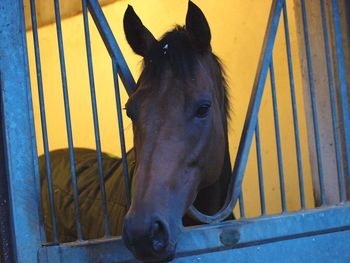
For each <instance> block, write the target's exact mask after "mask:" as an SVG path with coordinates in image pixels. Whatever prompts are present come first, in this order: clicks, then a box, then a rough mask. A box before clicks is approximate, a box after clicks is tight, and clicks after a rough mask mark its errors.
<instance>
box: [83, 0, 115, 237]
mask: <svg viewBox="0 0 350 263" xmlns="http://www.w3.org/2000/svg"><path fill="white" fill-rule="evenodd" d="M86 1H87V0H82V8H83V19H84V30H85V44H86V56H87V61H88V69H89V82H90V95H91V105H92V115H93V121H94V132H95V143H96V151H97V163H98V176H99V181H100V182H99V183H100V192H101V197H102V198H101V199H102V209H103V221H104V227H105V236H106V237H109V236H110V229H109V220H108V209H107V199H106V190H105V181H104V174H103V161H102V154H101V142H100V130H99V124H98V123H99V122H98V114H97V103H96V94H95V80H94V70H93V65H92V52H91V44H90V31H89V18H88V12H87V5H86Z"/></svg>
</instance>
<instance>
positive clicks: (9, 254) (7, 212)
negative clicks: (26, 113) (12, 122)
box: [0, 72, 15, 263]
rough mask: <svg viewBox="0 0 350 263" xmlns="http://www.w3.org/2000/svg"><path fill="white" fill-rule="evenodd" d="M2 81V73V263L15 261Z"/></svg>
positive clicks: (0, 223) (0, 96) (0, 194)
mask: <svg viewBox="0 0 350 263" xmlns="http://www.w3.org/2000/svg"><path fill="white" fill-rule="evenodd" d="M2 86H3V84H2V79H1V72H0V182H1V183H0V262H2V263H12V262H14V261H15V257H14V251H13V240H12V236H13V232H12V229H13V226H12V223H11V207H10V200H9V192H8V178H7V177H8V172H7V167H6V156H5V153H6V145H5V136H4V134H3V133H4V126H5V124H4V123H3V120H4V113H3V105H2V104H3V103H2V102H3V96H2V92H1V91H2Z"/></svg>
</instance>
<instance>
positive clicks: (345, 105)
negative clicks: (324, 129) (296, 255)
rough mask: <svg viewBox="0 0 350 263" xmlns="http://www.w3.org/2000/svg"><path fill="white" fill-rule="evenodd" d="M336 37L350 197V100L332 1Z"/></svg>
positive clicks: (337, 23) (337, 16) (337, 17)
mask: <svg viewBox="0 0 350 263" xmlns="http://www.w3.org/2000/svg"><path fill="white" fill-rule="evenodd" d="M332 10H333V23H334V35H335V45H336V56H337V64H338V74H339V76H338V78H339V84H340V100H341V108H342V117H343V123H344V138H345V155H346V160H347V164H348V167H347V177H346V179H347V190H348V195H349V196H350V167H349V164H350V113H349V98H348V93H347V92H348V91H347V88H348V87H347V85H346V73H345V64H344V50H343V43H342V34H341V28H340V17H339V6H338V1H337V0H332Z"/></svg>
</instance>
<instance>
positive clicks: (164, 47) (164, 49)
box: [163, 43, 169, 55]
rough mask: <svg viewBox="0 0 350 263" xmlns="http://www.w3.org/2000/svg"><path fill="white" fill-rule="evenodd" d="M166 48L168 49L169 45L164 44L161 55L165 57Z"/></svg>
mask: <svg viewBox="0 0 350 263" xmlns="http://www.w3.org/2000/svg"><path fill="white" fill-rule="evenodd" d="M168 48H169V44H168V43H166V44H165V45H164V46H163V53H164V55H166V53H167V50H168Z"/></svg>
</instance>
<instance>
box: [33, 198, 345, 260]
mask: <svg viewBox="0 0 350 263" xmlns="http://www.w3.org/2000/svg"><path fill="white" fill-rule="evenodd" d="M349 210H350V204H349V203H347V204H346V205H344V206H339V207H333V208H331V209H325V208H318V209H314V210H309V211H303V212H302V213H298V214H288V213H286V214H284V215H278V216H266V217H260V218H257V219H245V220H239V221H230V222H224V223H219V224H216V225H210V226H200V227H192V228H187V229H186V230H185V231H184V232H183V233H182V234H181V235H180V237H179V243H178V246H177V252H176V259H175V260H174V262H197V261H193V259H196V258H200V259H201V260H202V261H201V262H212V261H209V260H210V259H212V258H213V257H214V258H215V257H216V260H220V262H225V260H227V258H231V259H232V261H234V262H241V260H242V262H251V261H249V260H248V261H247V259H248V258H249V257H248V256H247V255H246V254H245V253H244V250H246V249H249V248H251V250H250V251H252V250H253V251H254V252H255V253H254V255H255V256H256V257H257V259H259V261H258V262H271V261H270V258H268V257H265V258H264V257H259V253H258V251H259V249H260V248H261V247H262V246H264V245H267V244H271V245H272V246H275V253H276V254H279V255H280V259H284V260H283V262H300V261H293V260H292V259H293V258H295V259H297V258H300V254H298V253H297V252H298V251H299V250H301V251H303V249H305V247H307V248H308V247H310V246H312V244H313V243H315V241H317V239H318V238H320V236H322V235H325V234H329V233H332V235H330V236H329V237H326V243H327V242H329V241H330V240H333V239H332V237H333V235H335V236H337V235H338V234H343V236H342V239H341V240H342V242H337V243H341V247H342V248H346V247H349V246H350V214H349ZM296 239H303V240H304V241H305V242H304V243H302V245H299V246H298V243H297V242H295V240H296ZM277 242H278V243H277ZM285 243H287V244H288V245H290V246H291V248H293V249H292V252H293V258H291V260H290V261H288V258H287V257H286V255H285V254H283V253H282V252H281V251H279V249H280V247H281V246H283V245H284V244H285ZM290 243H292V244H290ZM327 245H328V246H329V243H327ZM333 246H335V244H333V243H332V248H329V247H328V249H323V250H320V249H314V250H311V249H308V250H307V251H308V256H311V255H314V259H315V260H314V261H311V262H324V261H322V260H321V261H318V260H320V259H322V258H329V256H330V255H332V257H333V258H332V259H333V260H335V261H336V262H349V261H346V260H350V251H349V249H343V250H337V251H336V250H333ZM332 250H333V253H332ZM222 251H225V254H224V256H220V253H221V252H222ZM339 251H342V252H341V253H340V254H339ZM240 253H243V255H240ZM76 255H79V257H77V256H76ZM39 256H40V259H41V260H42V262H43V263H45V262H50V263H56V262H61V263H68V262H75V263H80V262H81V263H83V262H101V263H103V262H106V263H107V262H135V258H134V257H133V255H132V254H131V253H130V252H129V251H128V250H127V249H126V248H125V246H124V244H123V242H122V240H121V238H112V239H110V240H108V241H105V240H90V241H88V242H86V243H84V244H81V243H66V244H62V245H60V246H49V247H43V248H42V249H40V251H39ZM250 256H253V255H250ZM271 256H272V255H270V257H271ZM276 256H277V255H274V257H276ZM308 258H309V259H310V258H311V257H308ZM342 260H343V261H342ZM281 262H282V261H281Z"/></svg>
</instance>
